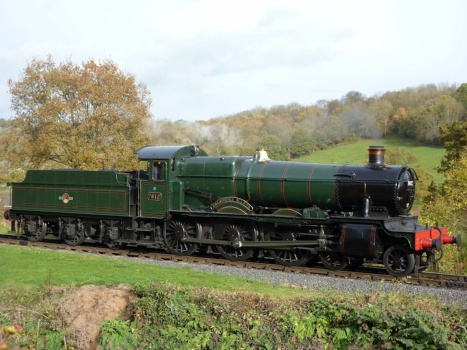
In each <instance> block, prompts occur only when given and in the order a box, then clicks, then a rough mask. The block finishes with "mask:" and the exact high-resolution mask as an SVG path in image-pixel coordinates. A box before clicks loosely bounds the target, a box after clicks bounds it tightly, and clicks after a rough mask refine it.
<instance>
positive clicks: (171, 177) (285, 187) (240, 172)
mask: <svg viewBox="0 0 467 350" xmlns="http://www.w3.org/2000/svg"><path fill="white" fill-rule="evenodd" d="M384 152H385V149H384V147H381V146H370V148H369V161H368V163H367V164H366V165H347V164H342V165H336V164H309V163H297V162H282V161H273V160H270V159H269V158H268V156H267V154H266V152H264V151H258V152H256V154H255V155H254V156H252V157H247V156H217V157H210V156H208V155H207V154H206V153H205V152H204V151H203V150H201V149H199V147H196V146H150V147H144V148H142V149H139V150H138V151H136V152H135V153H136V154H137V156H138V158H139V161H140V164H141V166H140V167H139V168H140V169H138V170H134V171H127V172H119V171H115V170H102V171H82V170H34V171H29V172H28V173H27V175H26V178H25V180H24V181H23V182H20V183H13V184H12V206H11V209H10V210H8V211H7V212H6V213H5V217H6V218H8V219H10V220H11V221H12V229H13V230H14V229H17V232H18V235H25V236H27V237H28V239H30V240H41V239H43V238H45V236H46V235H51V236H54V237H56V238H59V239H63V240H65V242H67V243H68V244H72V245H76V244H81V243H82V242H84V241H85V240H87V241H95V242H100V243H105V244H108V245H110V246H121V245H142V246H146V247H152V248H155V249H158V248H163V249H166V250H167V251H169V252H171V253H174V254H179V255H190V254H194V253H196V252H199V253H202V252H206V251H210V252H217V253H219V254H221V255H222V256H223V257H224V258H226V259H230V260H247V259H254V258H258V257H264V258H266V259H267V258H272V259H274V260H275V261H277V262H278V263H280V264H283V265H290V266H300V265H304V264H307V263H309V262H310V261H313V262H316V260H317V259H315V258H318V260H320V261H321V263H322V264H323V265H324V266H325V267H327V268H329V269H343V268H345V266H346V265H347V264H361V263H363V262H365V261H374V262H376V263H381V264H382V265H384V267H385V268H386V270H387V272H388V273H389V274H391V275H394V276H406V275H408V274H410V273H413V272H418V271H420V270H422V269H425V268H427V267H428V266H429V265H430V264H432V263H434V262H435V261H436V255H435V253H436V252H437V251H441V250H442V246H443V245H444V244H460V238H459V237H453V236H450V235H449V234H448V232H447V228H445V227H437V226H433V227H428V226H425V225H421V224H420V223H419V221H418V218H417V217H415V216H412V215H410V214H409V213H410V210H411V208H412V205H413V202H414V199H415V187H416V180H417V175H416V173H415V171H414V170H413V169H412V168H410V167H407V166H402V165H387V164H385V162H384Z"/></svg>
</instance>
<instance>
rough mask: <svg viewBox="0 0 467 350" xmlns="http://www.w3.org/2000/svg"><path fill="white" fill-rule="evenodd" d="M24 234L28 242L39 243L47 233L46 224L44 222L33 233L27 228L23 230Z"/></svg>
mask: <svg viewBox="0 0 467 350" xmlns="http://www.w3.org/2000/svg"><path fill="white" fill-rule="evenodd" d="M24 233H25V234H26V237H27V238H28V241H30V242H40V241H42V240H43V239H44V237H45V235H46V233H47V224H46V223H45V222H43V223H42V225H38V227H37V228H36V230H35V231H34V232H30V231H28V230H27V228H26V227H25V228H24Z"/></svg>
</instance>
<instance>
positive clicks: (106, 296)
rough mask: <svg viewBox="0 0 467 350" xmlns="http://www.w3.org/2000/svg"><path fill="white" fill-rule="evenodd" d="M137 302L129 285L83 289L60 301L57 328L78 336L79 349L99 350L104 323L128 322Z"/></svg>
mask: <svg viewBox="0 0 467 350" xmlns="http://www.w3.org/2000/svg"><path fill="white" fill-rule="evenodd" d="M135 299H136V295H135V294H134V293H132V292H131V289H130V287H129V286H128V285H123V284H122V285H118V286H114V287H111V286H93V285H87V286H83V287H80V288H78V289H77V290H76V291H74V292H72V293H67V295H66V296H64V297H63V298H62V299H60V300H59V302H58V307H57V310H56V320H57V322H58V323H61V324H58V325H57V326H59V327H60V328H64V329H67V330H68V331H71V332H73V333H74V334H75V337H76V345H77V348H78V349H80V350H93V349H96V348H97V345H98V339H99V330H100V327H101V325H102V321H103V320H112V319H115V318H117V317H122V318H124V319H129V318H130V317H131V305H132V303H133V301H134V300H135Z"/></svg>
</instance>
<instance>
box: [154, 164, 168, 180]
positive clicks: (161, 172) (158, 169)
mask: <svg viewBox="0 0 467 350" xmlns="http://www.w3.org/2000/svg"><path fill="white" fill-rule="evenodd" d="M166 170H167V165H166V163H165V162H161V161H155V162H153V163H152V179H153V180H156V181H157V180H165V179H166V174H167V172H166Z"/></svg>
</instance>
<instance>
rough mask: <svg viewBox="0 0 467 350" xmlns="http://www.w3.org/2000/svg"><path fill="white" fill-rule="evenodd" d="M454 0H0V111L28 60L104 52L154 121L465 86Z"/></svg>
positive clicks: (461, 26)
mask: <svg viewBox="0 0 467 350" xmlns="http://www.w3.org/2000/svg"><path fill="white" fill-rule="evenodd" d="M466 18H467V1H464V0H423V1H422V0H400V1H399V0H392V1H391V0H380V1H375V0H369V1H366V0H353V1H350V0H320V1H318V0H302V1H299V0H269V1H266V0H246V1H244V0H235V1H233V0H230V1H225V0H185V1H184V0H131V1H130V0H128V1H124V0H17V1H12V0H0V118H5V119H6V118H10V117H13V116H14V114H13V112H12V111H11V110H10V105H11V95H10V93H9V88H8V80H9V79H11V80H12V81H18V80H19V79H20V78H21V73H22V72H23V71H24V69H25V68H26V67H27V66H28V64H29V63H30V62H31V61H32V59H34V58H36V59H46V58H47V55H51V56H52V59H53V60H54V61H55V62H56V63H57V64H58V63H60V62H65V61H67V60H69V61H72V62H74V63H76V64H81V63H82V62H84V61H88V60H90V59H93V60H96V61H104V60H109V59H110V60H112V61H113V62H115V63H116V64H117V65H118V67H119V68H120V69H121V70H122V71H124V72H125V73H128V74H131V75H134V76H135V78H136V80H137V81H138V82H140V83H144V84H146V86H147V88H148V90H149V91H150V93H151V97H152V100H153V102H152V108H151V112H152V114H153V115H154V117H155V118H156V119H169V120H172V121H176V120H186V121H195V120H208V119H211V118H215V117H223V116H227V115H231V114H235V113H238V112H241V111H245V110H248V109H253V108H256V107H265V108H269V107H272V106H277V105H286V104H289V103H299V104H301V105H304V106H307V105H312V104H315V103H316V102H317V101H319V100H323V99H324V100H333V99H340V98H342V97H343V96H345V94H347V93H348V92H349V91H358V92H360V93H362V94H363V95H365V96H366V97H371V96H374V95H378V94H382V93H385V92H387V91H395V90H403V89H406V88H410V87H416V86H419V85H422V84H446V83H447V84H450V85H451V84H457V85H458V84H461V83H464V82H467V45H466V44H465V43H466V38H465V36H466V33H467V19H466Z"/></svg>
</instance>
